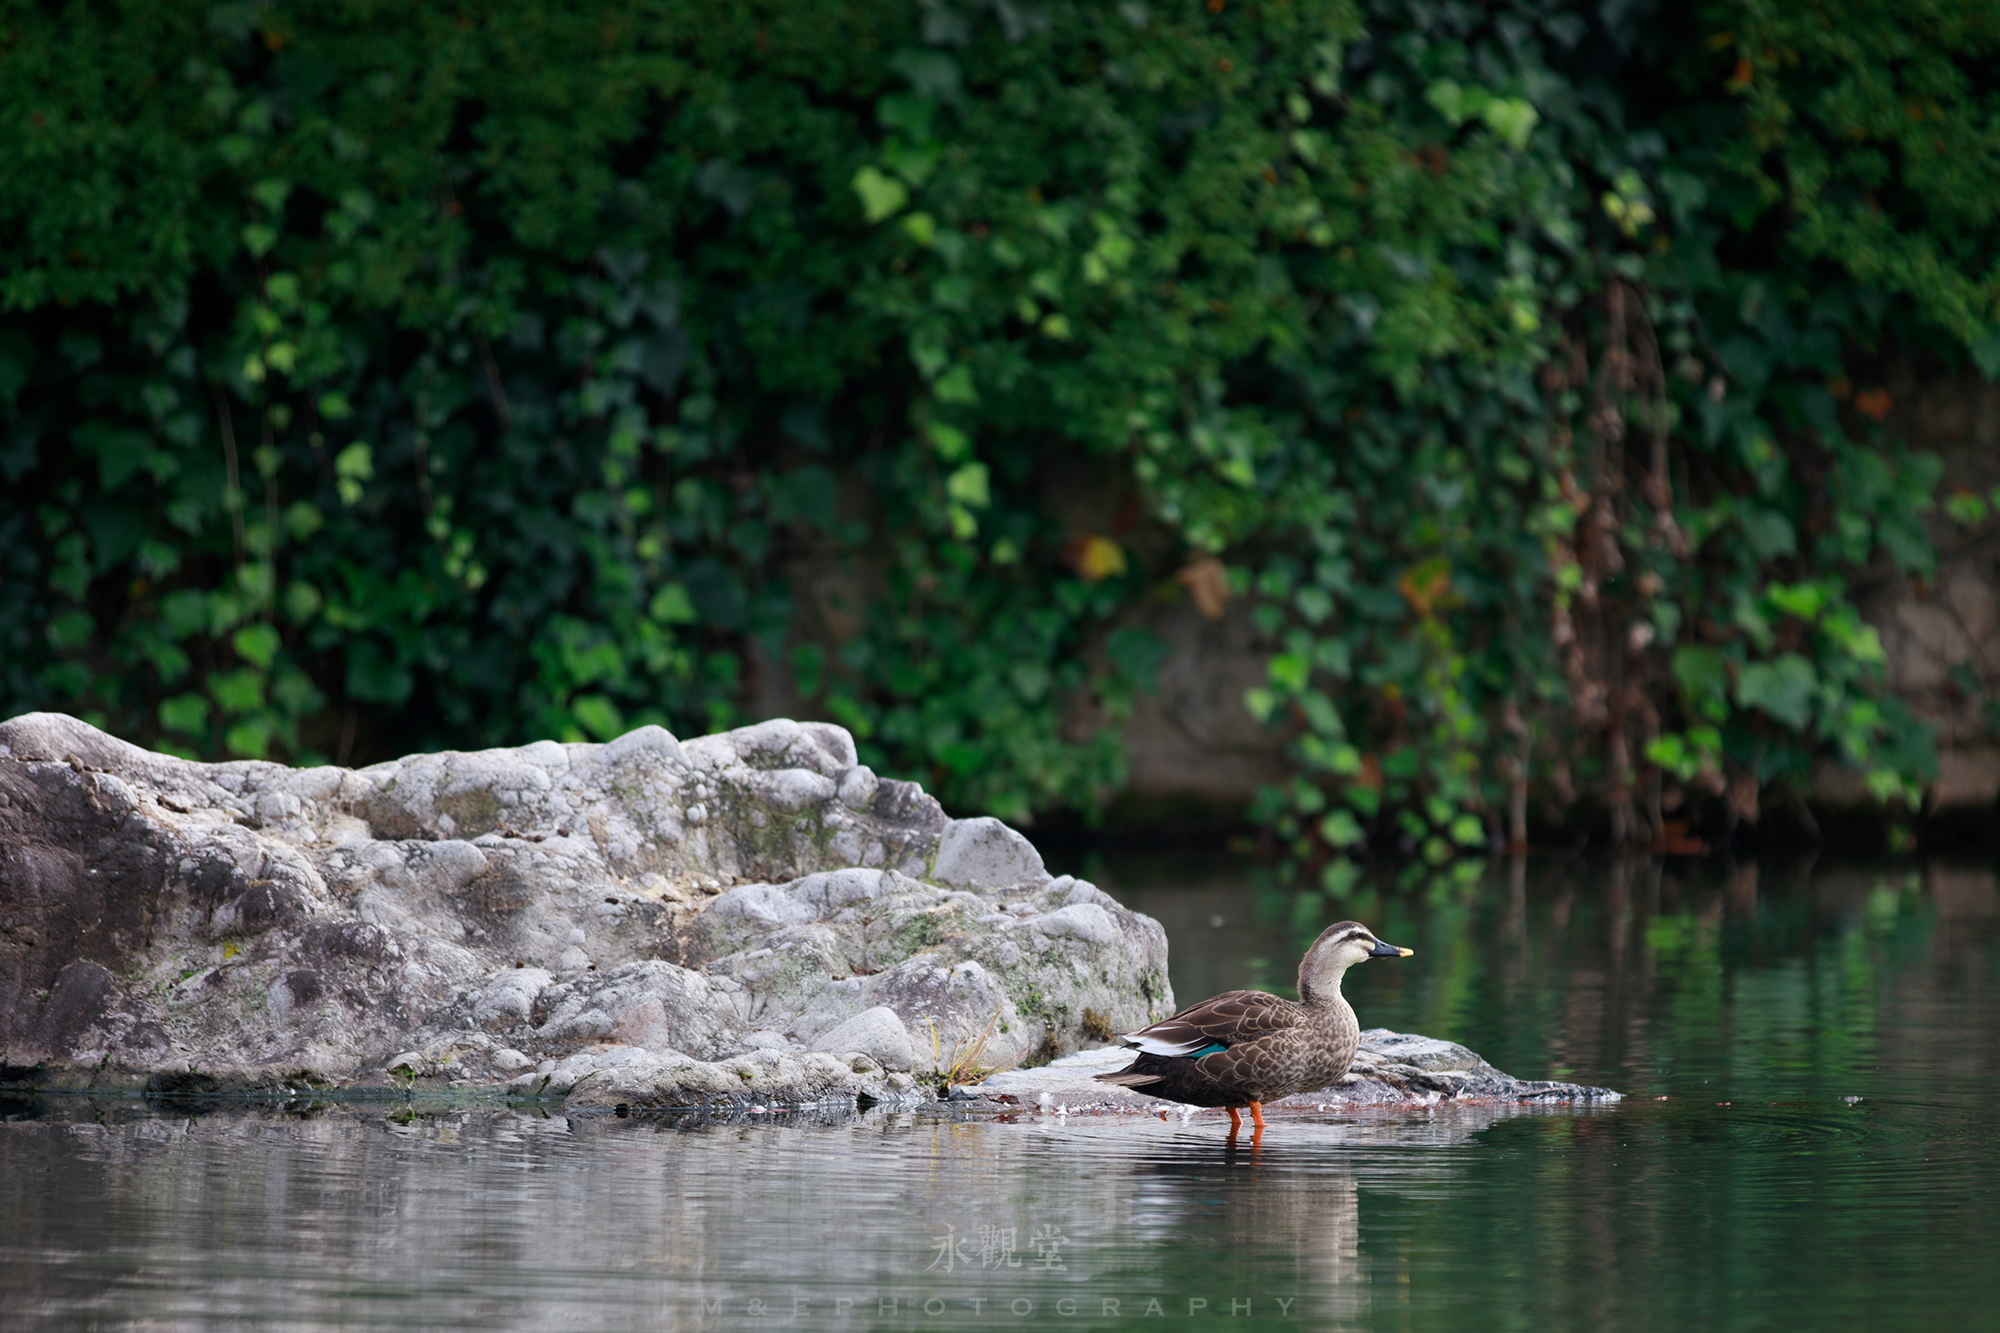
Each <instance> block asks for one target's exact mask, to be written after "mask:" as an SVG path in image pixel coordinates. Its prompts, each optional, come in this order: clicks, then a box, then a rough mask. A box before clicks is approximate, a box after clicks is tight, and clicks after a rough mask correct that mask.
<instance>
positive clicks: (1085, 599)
mask: <svg viewBox="0 0 2000 1333" xmlns="http://www.w3.org/2000/svg"><path fill="white" fill-rule="evenodd" d="M1834 11H1838V13H1836V14H1835V15H1834V17H1833V18H1830V19H1829V18H1828V17H1827V16H1828V14H1829V13H1833V12H1834ZM1596 12H1597V11H1596V10H1595V9H1588V10H1586V9H1585V8H1583V7H1578V8H1577V9H1576V10H1575V11H1574V12H1571V11H1568V10H1564V9H1561V8H1552V7H1551V6H1548V5H1543V4H1535V3H1527V2H1526V0H1522V2H1520V3H1513V4H1505V3H1501V4H1486V5H1469V4H1467V5H1456V4H1436V5H1427V6H1416V7H1411V6H1402V5H1390V4H1387V3H1381V4H1378V5H1376V6H1374V7H1373V8H1372V9H1367V10H1365V11H1364V10H1363V9H1361V8H1357V7H1356V6H1355V5H1353V4H1349V3H1345V2H1344V0H1343V2H1340V3H1334V2H1332V0H1301V2H1297V3H1289V4H1257V5H1248V4H1240V3H1235V2H1234V0H1229V2H1223V0H1207V3H1205V4H1194V3H1174V4H1147V3H1139V2H1138V0H1134V2H1133V3H1126V4H1122V5H1116V6H1103V5H1096V4H1085V3H1060V2H1053V0H1052V2H1051V3H1046V4H1035V5H1029V4H1018V5H1016V4H1005V5H1003V4H998V3H995V4H993V5H991V6H980V5H967V6H962V7H953V6H951V5H949V4H946V3H943V2H942V0H934V2H932V3H927V4H923V5H914V4H903V3H895V2H893V0H866V3H861V4H853V5H838V6H836V5H822V4H796V3H790V4H778V3H769V4H746V3H739V4H733V5H723V6H687V5H680V4H673V3H641V2H639V0H592V2H591V3H587V4H582V5H577V6H570V7H563V8H559V7H555V6H548V5H543V4H539V3H531V2H528V0H515V2H514V3H501V4H494V5H489V6H486V7H484V8H483V9H481V10H479V11H477V12H474V11H461V12H452V13H447V12H445V11H444V10H441V9H437V8H435V7H428V6H417V7H389V6H380V7H369V6H360V5H354V4H328V3H317V4H314V3H286V4H281V5H260V4H223V5H215V6H210V5H207V4H201V5H189V4H164V5H161V4H154V5H144V6H141V5H116V4H103V3H99V4H75V5H71V6H68V7H66V8H63V9H61V10H52V9H46V8H37V7H30V6H26V5H19V4H17V5H12V6H10V7H9V14H8V16H7V19H6V22H5V23H4V24H0V29H4V30H5V32H6V33H7V36H6V38H5V42H4V45H0V126H4V129H0V134H4V136H5V139H4V145H0V419H4V427H3V428H0V430H4V435H0V472H4V475H5V478H6V483H7V491H8V496H9V499H8V501H7V502H6V504H5V507H4V508H0V566H4V574H0V578H4V584H0V636H4V643H0V659H4V664H3V665H0V709H4V710H6V711H9V712H11V711H16V710H19V709H22V708H27V707H60V708H65V709H69V710H71V711H75V712H78V713H80V714H82V715H84V716H87V717H91V718H93V719H94V720H97V721H100V722H101V723H102V724H104V725H107V726H109V727H111V728H112V729H113V730H116V731H118V732H120V733H121V734H125V735H129V736H132V737H133V738H135V739H139V740H142V741H145V742H147V743H155V744H159V745H162V746H164V747H167V748H172V749H177V750H181V751H184V752H188V753H202V754H210V755H220V754H238V755H266V754H269V755H272V756H275V757H287V758H297V759H310V758H315V757H317V758H339V759H348V758H352V757H355V756H365V755H379V754H382V753H385V752H390V751H402V750H407V749H411V748H415V747H420V746H435V745H446V744H451V745H475V744H498V743H513V742H518V741H521V740H525V739H529V738H532V737H535V736H558V737H565V738H573V739H580V738H583V737H586V736H595V737H605V736H609V735H612V734H615V733H616V732H618V731H619V730H622V729H623V728H624V727H626V726H629V725H633V724H635V723H638V722H642V721H660V722H663V723H665V724H667V725H669V726H671V727H674V728H676V729H682V730H689V729H693V730H701V729H706V728H709V727H714V726H721V725H726V724H729V723H731V722H734V721H737V720H741V719H742V718H744V717H745V716H746V715H748V714H749V713H751V712H754V711H755V710H756V709H757V707H758V706H759V701H768V700H772V699H780V700H786V701H788V702H792V703H793V704H794V706H797V707H799V708H801V709H803V710H805V711H808V712H812V713H818V714H824V715H830V716H832V717H834V718H837V719H838V720H840V721H842V722H845V723H846V724H848V725H849V726H850V727H852V728H853V729H854V730H855V732H856V733H857V736H858V737H859V738H860V739H861V741H862V745H863V750H864V753H865V755H866V756H867V757H868V758H869V759H870V760H871V761H872V762H874V763H876V764H877V765H878V766H879V767H881V768H883V769H885V770H886V771H892V772H899V773H904V774H908V775H910V776H915V777H918V778H921V779H923V780H925V781H926V782H928V783H930V784H932V785H933V786H935V787H937V788H939V789H940V790H941V794H942V795H943V796H944V797H945V799H946V800H947V802H948V803H950V804H952V805H954V806H956V807H959V808H966V809H972V808H976V809H983V810H990V811H994V812H996V813H1000V814H1003V815H1007V816H1010V817H1014V818H1022V817H1025V816H1026V815H1028V814H1029V813H1030V812H1031V811H1032V810H1035V809H1049V808H1056V807H1062V806H1069V807H1074V808H1081V809H1085V810H1088V809H1091V808H1094V807H1095V806H1097V805H1098V804H1100V803H1101V802H1102V800H1103V799H1104V798H1105V797H1106V795H1107V794H1108V793H1110V792H1111V791H1113V790H1115V789H1116V787H1117V785H1118V784H1119V782H1120V781H1121V760H1120V754H1119V749H1118V746H1117V743H1116V739H1115V730H1114V729H1115V725H1116V723H1117V722H1118V720H1119V719H1120V718H1121V717H1123V716H1124V715H1125V714H1126V711H1127V710H1128V709H1129V707H1130V705H1131V702H1132V699H1133V697H1134V693H1135V691H1138V690H1142V689H1145V688H1147V687H1148V685H1149V682H1150V678H1151V675H1152V672H1153V670H1154V669H1155V667H1156V666H1157V665H1158V662H1159V660H1160V654H1161V646H1160V645H1159V643H1158V642H1157V641H1156V640H1154V639H1153V638H1152V637H1151V636H1150V635H1148V634H1146V633H1144V632H1143V631H1141V630H1139V629H1136V628H1134V627H1133V624H1132V622H1131V619H1130V617H1129V615H1128V614H1127V613H1128V612H1129V611H1130V610H1131V609H1132V608H1134V607H1136V606H1138V605H1140V604H1141V603H1143V602H1145V601H1147V600H1148V599H1152V598H1158V597H1179V596H1182V595H1184V593H1183V589H1184V588H1188V589H1193V590H1195V591H1196V592H1197V593H1199V594H1200V595H1201V596H1202V597H1203V599H1204V600H1205V602H1206V603H1207V604H1208V605H1209V607H1210V609H1214V606H1215V604H1217V603H1219V602H1220V601H1221V600H1222V598H1223V597H1224V596H1225V595H1227V594H1234V595H1235V596H1239V597H1243V596H1247V597H1249V598H1251V599H1252V600H1253V602H1254V606H1255V614H1256V615H1257V616H1258V617H1259V621H1260V625H1261V627H1262V629H1263V631H1264V632H1265V633H1266V634H1267V635H1268V636H1269V638H1270V640H1271V642H1272V645H1273V656H1272V662H1271V669H1270V683H1269V686H1268V688H1266V689H1263V690H1259V691H1255V692H1253V694H1252V696H1251V698H1250V699H1249V700H1247V701H1246V706H1248V707H1250V708H1252V709H1253V711H1256V712H1258V713H1260V714H1262V715H1263V716H1265V717H1267V718H1268V719H1270V720H1271V722H1272V724H1273V725H1282V726H1289V727H1291V728H1292V729H1293V731H1294V734H1295V736H1296V744H1295V751H1294V752H1295V754H1296V756H1297V760H1298V776H1297V778H1296V780H1295V781H1294V782H1293V784H1292V785H1291V786H1290V787H1289V788H1288V789H1286V790H1283V791H1278V792H1273V793H1271V799H1270V800H1269V801H1267V802H1265V810H1264V813H1265V816H1266V818H1268V819H1269V820H1271V821H1272V822H1273V824H1274V826H1275V827H1276V828H1277V830H1278V831H1279V832H1280V833H1281V834H1282V835H1283V837H1284V839H1285V841H1286V844H1287V845H1288V846H1290V847H1291V848H1292V849H1293V853H1294V855H1295V857H1296V858H1302V861H1303V863H1309V864H1313V865H1318V864H1320V863H1321V862H1323V861H1325V860H1326V858H1327V857H1328V856H1329V855H1330V854H1331V853H1332V852H1334V851H1336V850H1337V849H1340V848H1344V847H1349V846H1353V845H1356V844H1359V843H1361V842H1362V841H1364V840H1367V839H1373V840H1374V841H1376V842H1378V843H1384V844H1393V843H1397V842H1402V843H1403V844H1405V845H1407V846H1409V847H1411V848H1422V849H1423V850H1424V851H1425V853H1426V854H1427V855H1428V856H1429V857H1430V858H1432V859H1436V860H1442V859H1445V858H1447V857H1449V856H1450V855H1451V854H1452V851H1453V848H1454V847H1468V848H1469V847H1475V846H1484V845H1485V844H1486V843H1487V841H1488V840H1489V838H1490V837H1493V836H1518V835H1519V833H1520V832H1521V830H1522V829H1523V828H1524V827H1525V819H1526V813H1525V800H1526V793H1527V791H1528V789H1529V786H1530V784H1531V783H1540V784H1543V785H1544V786H1545V787H1546V789H1547V790H1549V791H1551V792H1552V793H1554V794H1555V795H1556V796H1557V797H1559V798H1562V799H1567V798H1568V796H1569V795H1570V794H1572V793H1588V794H1593V795H1595V796H1596V797H1598V798H1599V799H1601V800H1602V801H1603V802H1604V804H1605V806H1606V808H1608V809H1609V810H1610V811H1611V812H1612V816H1613V819H1614V821H1615V823H1616V824H1617V827H1618V831H1619V833H1620V836H1631V837H1643V836H1647V835H1648V834H1649V833H1650V834H1654V835H1657V834H1658V833H1659V831H1660V830H1661V828H1662V826H1663V821H1664V819H1665V814H1666V812H1667V811H1668V810H1670V809H1671V808H1672V807H1673V805H1674V804H1675V802H1676V801H1677V800H1679V799H1685V798H1686V797H1687V796H1688V795H1690V794H1692V793H1694V792H1696V791H1699V790H1708V791H1712V792H1715V793H1718V794H1726V795H1727V798H1728V805H1729V807H1730V808H1732V809H1734V810H1736V811H1738V812H1739V813H1750V814H1754V812H1755V808H1756V800H1757V793H1758V791H1759V789H1760V788H1761V787H1763V786H1764V785H1765V784H1767V783H1769V782H1771V781H1774V780H1789V781H1791V782H1793V783H1795V784H1796V783H1799V782H1802V781H1803V779H1804V776H1805V774H1806V772H1807V771H1808V766H1809V765H1810V764H1811V762H1813V760H1814V758H1815V756H1817V755H1823V754H1829V753H1831V754H1834V755H1837V756H1839V757H1841V758H1843V759H1845V760H1846V761H1848V762H1851V763H1854V764H1856V765H1859V766H1860V767H1862V768H1863V769H1864V770H1865V771H1867V773H1868V774H1869V779H1870V782H1871V783H1872V784H1873V785H1874V786H1875V788H1876V790H1877V791H1878V792H1879V793H1881V794H1882V795H1884V796H1885V797H1887V796H1893V795H1897V794H1900V793H1903V792H1905V791H1907V790H1909V787H1910V784H1912V783H1913V782H1915V781H1917V780H1919V779H1920V778H1921V777H1922V776H1923V775H1924V774H1925V772H1926V769H1927V765H1928V764H1929V763H1930V762H1931V761H1930V759H1929V754H1928V742H1927V740H1926V737H1925V734H1924V733H1923V731H1922V729H1921V728H1920V727H1919V726H1917V725H1916V724H1915V723H1914V722H1913V721H1912V720H1911V719H1910V718H1908V717H1907V716H1905V715H1904V714H1903V712H1902V711H1901V710H1900V708H1899V707H1898V706H1897V705H1896V704H1895V702H1894V701H1892V700H1887V699H1885V698H1883V697H1882V696H1881V693H1880V690H1879V674H1880V666H1881V656H1882V654H1881V647H1880V644H1879V642H1878V641H1877V640H1876V638H1875V636H1874V634H1873V632H1872V631H1871V630H1869V629H1868V628H1867V626H1865V625H1864V624H1863V623H1862V622H1861V621H1860V619H1859V617H1858V616H1857V615H1856V613H1855V611H1854V609H1853V606H1852V604H1851V601H1850V600H1849V597H1848V587H1849V584H1850V582H1851V580H1852V578H1853V576H1854V574H1855V572H1856V571H1858V570H1861V569H1863V568H1866V567H1868V566H1870V565H1871V564H1893V565H1895V566H1897V567H1900V568H1903V569H1906V570H1910V571H1914V572H1918V573H1921V572H1923V571H1925V570H1926V569H1927V568H1928V567H1929V564H1930V562H1931V561H1932V560H1933V559H1934V557H1933V553H1932V551H1931V547H1930V542H1929V539H1928V536H1927V534H1926V530H1925V528H1924V526H1923V520H1922V513H1923V511H1924V510H1925V509H1926V508H1927V507H1928V506H1929V504H1930V503H1931V498H1930V497H1931V495H1932V492H1933V491H1934V490H1935V489H1936V485H1937V480H1938V477H1937V468H1936V463H1935V460H1930V459H1926V458H1923V457H1912V456H1906V455H1905V454H1903V453H1901V452H1899V450H1898V449H1897V447H1896V446H1895V444H1894V442H1893V441H1891V440H1888V439H1886V438H1884V437H1883V433H1882V431H1881V429H1880V427H1879V425H1878V424H1877V423H1878V422H1879V421H1880V419H1881V417H1882V416H1883V415H1884V414H1885V412H1886V408H1887V400H1886V397H1885V396H1884V395H1882V391H1881V390H1880V389H1879V387H1878V384H1879V375H1878V370H1879V358H1880V357H1881V355H1882V353H1883V349H1884V348H1885V346H1887V345H1889V343H1891V342H1895V343H1897V344H1898V345H1905V346H1912V347H1918V348H1921V349H1924V350H1925V351H1926V352H1927V354H1930V355H1934V356H1938V357H1941V358H1943V359H1945V360H1947V361H1949V360H1951V359H1953V358H1962V357H1964V356H1965V355H1966V354H1967V353H1968V351H1969V353H1970V355H1972V356H1973V357H1975V358H1977V360H1978V362H1979V364H1980V365H1981V366H1982V368H1984V369H1986V370H1988V371H1989V372H1990V371H1994V370H1996V369H2000V365H1996V364H1994V363H1995V362H1996V361H2000V271H1996V270H1993V269H1992V268H1991V264H1992V260H1991V256H1992V254H1994V253H1995V249H1994V247H1993V245H1992V244H1991V238H1992V235H1993V231H1994V209H1995V207H1996V205H1995V200H1996V199H2000V189H1996V187H2000V158H1996V155H1995V153H1994V152H1993V151H1992V147H1991V144H1992V140H1993V137H1994V135H1995V134H1996V133H2000V129H1996V126H2000V118H1996V116H1995V115H1994V110H1993V100H1994V91H1993V89H1992V86H1991V83H1992V80H1991V78H1990V74H1988V73H1987V72H1985V70H1986V65H1983V64H1982V59H1983V58H1984V57H1985V56H1986V55H1987V54H1989V53H1990V51H1991V49H1992V47H1993V45H1994V43H1995V42H1996V41H2000V18H1980V17H1978V16H1977V15H1976V14H1972V13H1971V11H1966V12H1961V11H1960V10H1958V9H1955V8H1949V7H1945V6H1941V5H1933V6H1921V5H1920V6H1916V7H1909V6H1903V7H1899V8H1897V9H1894V10H1890V9H1888V8H1886V7H1881V6H1877V5H1874V4H1868V3H1861V2H1860V0H1848V2H1847V3H1842V4H1838V5H1834V4H1829V5H1825V6H1820V7H1816V8H1813V9H1810V10H1805V9H1800V10H1798V11H1797V12H1792V7H1783V8H1782V12H1774V11H1772V10H1771V8H1770V7H1768V6H1764V5H1761V4H1754V3H1748V2H1747V0H1745V2H1743V3H1729V4H1718V5H1715V6H1712V7H1710V11H1709V12H1706V13H1704V15H1703V16H1702V21H1701V23H1700V24H1699V25H1694V26H1687V27H1685V28H1683V27H1681V26H1679V25H1680V24H1681V23H1683V21H1684V20H1682V19H1680V18H1678V17H1675V18H1661V19H1658V20H1647V21H1644V22H1640V21H1637V20H1633V21H1632V22H1631V23H1630V25H1629V26H1626V27H1622V28H1611V29H1607V28H1605V27H1603V26H1602V24H1601V23H1600V22H1599V20H1597V19H1596V18H1595V17H1593V16H1594V15H1595V14H1596ZM1987 64H1990V62H1987ZM1909 108H1916V110H1910V109H1909ZM1919 111H1920V112H1921V114H1918V113H1919ZM1916 127H1921V128H1916ZM1933 142H1935V144H1936V145H1939V146H1938V147H1937V148H1936V150H1935V151H1934V152H1933V151H1932V145H1933ZM1974 502H1975V503H1978V501H1976V499H1975V501H1974ZM1963 507H1964V505H1963V504H1961V508H1963ZM1963 517H1965V518H1967V519H1968V520H1972V519H1976V518H1978V517H1979V515H1976V514H1972V513H1971V512H1970V511H1969V510H1967V512H1966V513H1965V514H1964V515H1963ZM1177 574H1178V575H1179V578H1178V580H1177V579H1176V575H1177ZM1330 864H1333V865H1335V866H1338V864H1339V863H1338V862H1337V861H1336V862H1332V863H1330ZM1334 873H1338V872H1337V871H1336V872H1334Z"/></svg>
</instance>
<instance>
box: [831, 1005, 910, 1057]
mask: <svg viewBox="0 0 2000 1333" xmlns="http://www.w3.org/2000/svg"><path fill="white" fill-rule="evenodd" d="M813 1049H814V1050H816V1051H824V1052H826V1053H827V1054H828V1055H846V1054H848V1053H849V1052H853V1051H859V1052H860V1053H861V1054H863V1055H865V1056H867V1057H868V1058H869V1059H871V1060H873V1061H874V1062H875V1063H876V1064H878V1065H881V1066H882V1067H883V1068H884V1069H893V1070H898V1071H901V1072H904V1073H907V1072H909V1071H910V1070H911V1069H914V1068H915V1067H916V1064H917V1048H916V1046H915V1045H914V1044H913V1043H912V1042H911V1041H910V1032H909V1029H908V1028H905V1027H904V1026H903V1020H902V1019H901V1018H899V1017H897V1016H896V1011H895V1010H894V1009H891V1008H889V1006H887V1005H884V1004H878V1005H876V1006H875V1007H874V1008H873V1009H864V1010H862V1011H861V1012H860V1013H858V1014H856V1015H855V1016H854V1017H852V1018H850V1019H848V1020H847V1021H846V1022H844V1023H841V1024H838V1025H837V1026H835V1027H832V1028H829V1029H828V1030H827V1031H825V1032H823V1033H821V1034H820V1035H819V1037H818V1039H817V1040H815V1041H814V1042H813Z"/></svg>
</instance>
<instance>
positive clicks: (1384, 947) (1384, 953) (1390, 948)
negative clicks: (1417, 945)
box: [1368, 940, 1416, 958]
mask: <svg viewBox="0 0 2000 1333" xmlns="http://www.w3.org/2000/svg"><path fill="white" fill-rule="evenodd" d="M1415 952H1416V950H1415V949H1404V948H1399V947H1398V946H1396V945H1394V944H1384V943H1383V942H1382V941H1380V940H1376V941H1375V947H1374V948H1372V949H1370V950H1369V951H1368V956H1369V957H1370V958H1408V957H1409V956H1410V955H1411V954H1413V953H1415Z"/></svg>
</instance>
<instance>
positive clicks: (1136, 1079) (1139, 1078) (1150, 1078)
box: [1097, 1069, 1160, 1088]
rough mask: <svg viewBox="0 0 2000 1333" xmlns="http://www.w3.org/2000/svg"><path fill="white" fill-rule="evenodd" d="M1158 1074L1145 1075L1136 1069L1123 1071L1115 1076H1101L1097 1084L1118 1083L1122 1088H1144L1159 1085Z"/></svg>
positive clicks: (1098, 1077)
mask: <svg viewBox="0 0 2000 1333" xmlns="http://www.w3.org/2000/svg"><path fill="white" fill-rule="evenodd" d="M1159 1081H1160V1076H1159V1075H1158V1074H1145V1073H1141V1072H1140V1071H1138V1070H1136V1069H1121V1070H1119V1071H1118V1072H1117V1073H1115V1074H1099V1075H1097V1082H1099V1083H1116V1084H1117V1085H1118V1086H1119V1087H1121V1088H1143V1087H1145V1086H1146V1085H1147V1084H1148V1083H1158V1082H1159Z"/></svg>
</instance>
